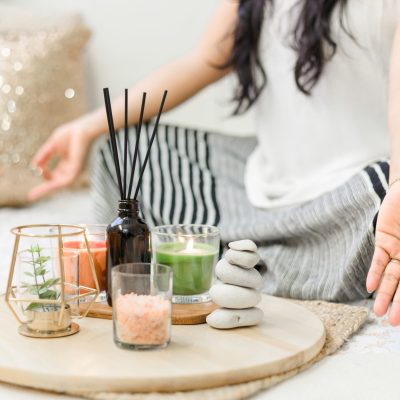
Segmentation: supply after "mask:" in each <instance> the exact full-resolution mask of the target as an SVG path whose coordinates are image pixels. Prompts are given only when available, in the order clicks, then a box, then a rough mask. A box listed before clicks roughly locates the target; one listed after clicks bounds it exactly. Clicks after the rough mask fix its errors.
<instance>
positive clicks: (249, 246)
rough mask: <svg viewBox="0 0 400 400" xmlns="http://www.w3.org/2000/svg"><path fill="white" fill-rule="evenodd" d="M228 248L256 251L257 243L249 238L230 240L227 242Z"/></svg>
mask: <svg viewBox="0 0 400 400" xmlns="http://www.w3.org/2000/svg"><path fill="white" fill-rule="evenodd" d="M228 246H229V248H230V249H232V250H238V251H253V252H257V250H258V249H257V245H256V244H255V243H254V242H253V241H252V240H249V239H245V240H238V241H236V242H230V243H229V244H228Z"/></svg>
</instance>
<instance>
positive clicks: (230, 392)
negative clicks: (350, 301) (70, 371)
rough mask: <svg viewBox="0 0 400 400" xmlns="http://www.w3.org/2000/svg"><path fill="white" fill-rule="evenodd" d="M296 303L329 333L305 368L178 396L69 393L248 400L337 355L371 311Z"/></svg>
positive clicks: (103, 398)
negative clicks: (327, 357)
mask: <svg viewBox="0 0 400 400" xmlns="http://www.w3.org/2000/svg"><path fill="white" fill-rule="evenodd" d="M294 302H295V303H297V304H299V305H301V306H303V307H305V308H307V309H308V310H310V311H312V312H313V313H314V314H316V315H317V316H318V317H319V318H320V319H321V321H322V322H323V324H324V326H325V330H326V341H325V345H324V347H323V348H322V350H321V352H320V353H319V354H318V355H317V356H316V357H315V358H314V359H313V360H311V361H309V362H307V363H306V364H304V365H302V366H301V367H298V368H295V369H292V370H290V371H287V372H285V373H282V374H278V375H272V376H269V377H267V378H264V379H259V380H256V381H251V382H247V383H242V384H238V385H231V386H223V387H219V388H214V389H206V390H194V391H189V392H178V393H134V394H133V393H104V392H98V393H93V392H90V393H88V392H85V393H82V392H73V393H71V392H70V393H68V394H71V395H74V396H80V397H82V398H86V399H92V400H241V399H247V398H249V397H251V396H252V395H254V394H256V393H257V392H259V391H261V390H265V389H268V388H270V387H272V386H274V385H276V384H277V383H279V382H282V381H284V380H286V379H289V378H291V377H292V376H294V375H297V374H298V373H300V372H302V371H304V370H306V369H307V368H309V367H310V366H311V365H313V364H315V363H316V362H318V361H320V360H322V359H323V358H324V357H326V356H328V355H330V354H333V353H335V352H336V351H337V350H338V349H339V348H340V347H341V346H342V345H343V343H344V342H345V341H347V340H348V339H349V337H350V336H351V335H352V334H353V333H354V332H357V331H358V329H359V328H360V327H361V326H362V325H363V324H364V322H365V321H366V319H367V315H368V310H367V309H366V308H364V307H353V306H348V305H345V304H334V303H327V302H323V301H298V300H294Z"/></svg>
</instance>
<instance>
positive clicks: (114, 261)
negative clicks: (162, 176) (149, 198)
mask: <svg viewBox="0 0 400 400" xmlns="http://www.w3.org/2000/svg"><path fill="white" fill-rule="evenodd" d="M167 93H168V92H167V91H164V95H163V97H162V100H161V104H160V109H159V111H158V115H157V119H156V122H155V124H154V128H153V133H152V135H151V138H150V141H149V144H148V148H147V151H146V155H145V157H144V161H143V164H142V166H141V168H140V174H139V177H138V179H137V181H136V189H135V191H134V192H132V189H133V186H132V185H133V182H134V176H135V169H136V168H135V167H136V163H137V159H138V151H139V145H140V132H141V127H142V123H143V116H144V109H145V102H146V93H143V97H142V105H141V109H140V116H139V124H138V128H137V135H136V144H135V151H134V156H133V160H132V168H131V173H130V179H129V180H128V176H127V163H128V143H129V140H128V135H129V129H128V90H127V89H125V132H124V133H125V135H124V152H123V154H122V155H121V156H122V161H123V174H121V167H120V161H119V154H118V146H117V133H116V131H115V128H114V121H113V115H112V109H111V100H110V94H109V91H108V89H107V88H105V89H104V102H105V106H106V113H107V122H108V127H109V130H110V144H111V150H112V155H113V159H114V165H115V172H116V176H117V182H118V189H119V192H120V196H121V197H120V199H121V200H119V207H118V216H117V218H116V219H115V220H114V221H113V222H111V224H110V225H109V226H108V227H107V277H106V282H107V283H106V286H107V302H108V304H109V305H110V306H111V305H112V304H111V303H112V282H111V280H112V273H111V271H112V269H113V268H114V267H115V266H117V265H120V264H126V263H138V262H139V263H149V262H150V261H151V248H150V230H149V228H148V226H147V225H146V223H145V222H144V220H143V219H142V218H141V217H140V216H139V202H138V200H137V198H138V194H139V189H140V184H141V182H142V178H143V174H144V171H145V169H146V165H147V162H148V160H149V155H150V150H151V147H152V145H153V142H154V139H155V136H156V134H157V129H158V124H159V122H160V117H161V113H162V110H163V107H164V104H165V100H166V98H167ZM132 193H133V196H132V197H131V194H132Z"/></svg>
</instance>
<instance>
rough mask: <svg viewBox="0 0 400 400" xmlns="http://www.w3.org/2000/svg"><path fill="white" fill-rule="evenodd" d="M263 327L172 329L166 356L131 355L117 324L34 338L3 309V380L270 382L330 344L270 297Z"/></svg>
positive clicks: (81, 386) (36, 383)
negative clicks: (118, 341)
mask: <svg viewBox="0 0 400 400" xmlns="http://www.w3.org/2000/svg"><path fill="white" fill-rule="evenodd" d="M260 306H261V308H262V309H263V310H264V312H265V317H264V321H263V323H262V324H261V325H259V326H257V327H252V328H241V329H236V330H230V331H220V330H216V329H212V328H210V327H209V326H208V325H206V324H204V325H189V326H184V325H179V326H173V328H172V342H171V344H170V346H169V347H168V348H166V349H163V350H156V351H128V350H122V349H119V348H117V347H116V346H115V345H114V343H113V339H112V321H108V320H102V319H93V318H86V319H83V320H79V321H78V323H79V324H80V325H81V332H80V333H78V334H77V335H74V336H70V337H65V338H59V339H32V338H27V337H23V336H20V335H19V334H18V333H17V328H18V323H17V322H16V321H15V320H14V318H13V316H12V315H11V312H10V311H9V310H8V308H7V307H6V305H5V304H4V300H3V299H1V302H0V315H1V319H2V324H1V329H0V380H2V381H5V382H9V383H13V384H18V385H23V386H29V387H34V388H39V389H47V390H55V391H69V392H71V391H74V390H77V391H79V390H87V391H114V392H115V391H121V392H149V391H169V392H174V391H179V390H193V389H204V388H210V387H217V386H223V385H228V384H234V383H241V382H246V381H249V380H254V379H259V378H263V377H267V376H269V375H272V374H277V373H281V372H285V371H288V370H290V369H292V368H296V367H298V366H300V365H302V364H304V363H306V362H307V361H309V360H311V359H312V358H313V357H315V356H316V355H317V354H318V353H319V351H320V350H321V348H322V346H323V344H324V342H325V331H324V327H323V324H322V322H321V321H320V320H319V319H318V318H317V317H316V316H315V315H314V314H313V313H312V312H310V311H308V310H306V309H305V308H303V307H301V306H298V305H296V304H294V303H292V302H289V301H286V300H282V299H279V298H274V297H269V296H263V301H262V303H261V305H260Z"/></svg>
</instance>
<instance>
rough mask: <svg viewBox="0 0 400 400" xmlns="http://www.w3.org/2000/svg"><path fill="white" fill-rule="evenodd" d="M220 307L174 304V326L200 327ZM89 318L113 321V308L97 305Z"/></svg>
mask: <svg viewBox="0 0 400 400" xmlns="http://www.w3.org/2000/svg"><path fill="white" fill-rule="evenodd" d="M217 308H218V306H217V305H216V304H214V303H213V302H211V301H210V302H208V303H199V304H173V305H172V324H173V325H198V324H204V323H205V322H206V318H207V315H208V314H211V313H212V312H213V311H214V310H216V309H217ZM88 317H91V318H100V319H112V308H111V307H110V306H109V305H108V304H104V303H95V304H93V306H92V308H91V309H90V311H89V314H88Z"/></svg>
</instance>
